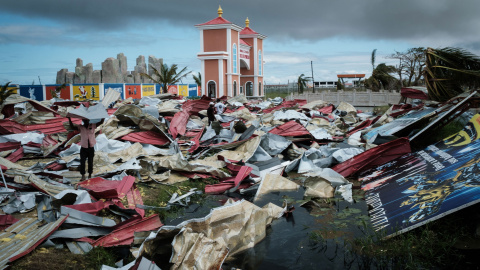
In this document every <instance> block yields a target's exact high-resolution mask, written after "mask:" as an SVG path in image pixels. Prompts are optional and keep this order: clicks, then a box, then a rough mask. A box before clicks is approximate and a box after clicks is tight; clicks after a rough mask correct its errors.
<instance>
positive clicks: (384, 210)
mask: <svg viewBox="0 0 480 270" xmlns="http://www.w3.org/2000/svg"><path fill="white" fill-rule="evenodd" d="M478 138H480V115H479V114H476V115H475V116H474V117H473V118H472V119H471V120H470V122H469V123H468V124H467V125H466V126H465V128H464V129H463V130H462V131H460V132H459V133H457V134H455V135H453V136H451V137H448V138H446V139H444V140H443V141H440V142H438V143H436V144H433V145H430V146H428V147H427V148H425V149H424V150H421V151H418V152H416V153H411V154H408V155H405V156H402V157H400V158H398V159H396V160H393V161H391V162H389V163H387V164H384V165H382V166H379V167H377V168H375V169H373V170H370V171H368V172H365V173H363V174H362V175H361V177H360V179H359V180H361V181H363V182H364V183H365V184H364V185H363V187H362V188H363V189H364V190H367V194H366V201H367V204H369V205H370V206H371V207H372V209H371V210H370V211H369V214H370V218H371V220H372V224H373V226H374V229H375V230H380V229H385V230H386V232H387V235H395V234H399V233H403V232H406V231H408V230H411V229H414V228H416V227H418V226H421V225H423V224H425V223H427V222H430V221H433V220H435V219H438V218H441V217H443V216H445V215H447V214H450V213H453V212H455V211H457V210H460V209H462V208H465V207H467V206H469V205H472V204H475V203H477V202H479V201H480V140H478Z"/></svg>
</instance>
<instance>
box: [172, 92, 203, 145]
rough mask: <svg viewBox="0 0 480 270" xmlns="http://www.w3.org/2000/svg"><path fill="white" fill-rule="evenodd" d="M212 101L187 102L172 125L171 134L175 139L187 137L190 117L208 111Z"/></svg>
mask: <svg viewBox="0 0 480 270" xmlns="http://www.w3.org/2000/svg"><path fill="white" fill-rule="evenodd" d="M209 104H210V99H205V98H203V97H202V99H198V100H187V101H186V102H185V103H183V105H182V111H180V112H177V113H176V114H175V115H174V116H173V119H172V121H171V123H170V128H169V130H168V131H169V133H170V134H171V135H172V137H173V138H174V139H175V138H177V136H178V135H179V134H180V135H185V133H186V131H187V123H188V119H189V118H190V115H197V114H198V112H200V111H202V110H206V109H208V106H209Z"/></svg>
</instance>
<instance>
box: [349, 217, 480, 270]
mask: <svg viewBox="0 0 480 270" xmlns="http://www.w3.org/2000/svg"><path fill="white" fill-rule="evenodd" d="M469 216H470V214H468V211H467V212H460V213H459V212H457V213H455V214H452V215H449V216H447V217H444V218H442V219H440V220H437V221H434V222H430V223H427V224H426V225H424V226H421V227H419V228H417V229H414V230H412V231H409V232H406V233H403V234H400V235H398V236H395V237H392V238H390V239H387V240H381V239H383V238H384V236H385V233H384V232H383V231H380V232H375V233H372V232H371V230H366V231H365V236H364V237H360V238H356V239H354V240H353V241H352V242H350V243H349V246H350V248H351V250H352V252H353V253H355V254H357V255H358V256H359V258H360V260H359V261H360V262H361V263H363V267H365V268H379V269H455V268H458V267H460V265H463V264H465V260H464V257H465V256H464V255H463V254H462V252H461V250H458V249H456V248H455V243H456V242H457V241H458V240H459V239H461V238H463V237H467V236H468V234H469V232H471V231H472V227H474V226H475V224H473V223H472V222H471V220H470V219H469Z"/></svg>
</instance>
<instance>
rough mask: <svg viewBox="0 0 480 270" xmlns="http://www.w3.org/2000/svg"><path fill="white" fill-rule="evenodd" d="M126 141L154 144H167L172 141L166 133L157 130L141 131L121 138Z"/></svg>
mask: <svg viewBox="0 0 480 270" xmlns="http://www.w3.org/2000/svg"><path fill="white" fill-rule="evenodd" d="M121 139H122V140H125V141H130V142H139V143H148V144H153V145H166V144H168V143H170V140H169V139H168V138H167V137H165V135H163V134H161V133H158V132H155V131H140V132H134V133H130V134H128V135H125V136H123V137H122V138H121Z"/></svg>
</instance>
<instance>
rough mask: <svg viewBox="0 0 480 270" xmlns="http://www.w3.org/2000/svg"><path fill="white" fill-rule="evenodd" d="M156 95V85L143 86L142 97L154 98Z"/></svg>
mask: <svg viewBox="0 0 480 270" xmlns="http://www.w3.org/2000/svg"><path fill="white" fill-rule="evenodd" d="M153 95H155V85H154V84H142V96H143V97H147V96H153Z"/></svg>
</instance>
